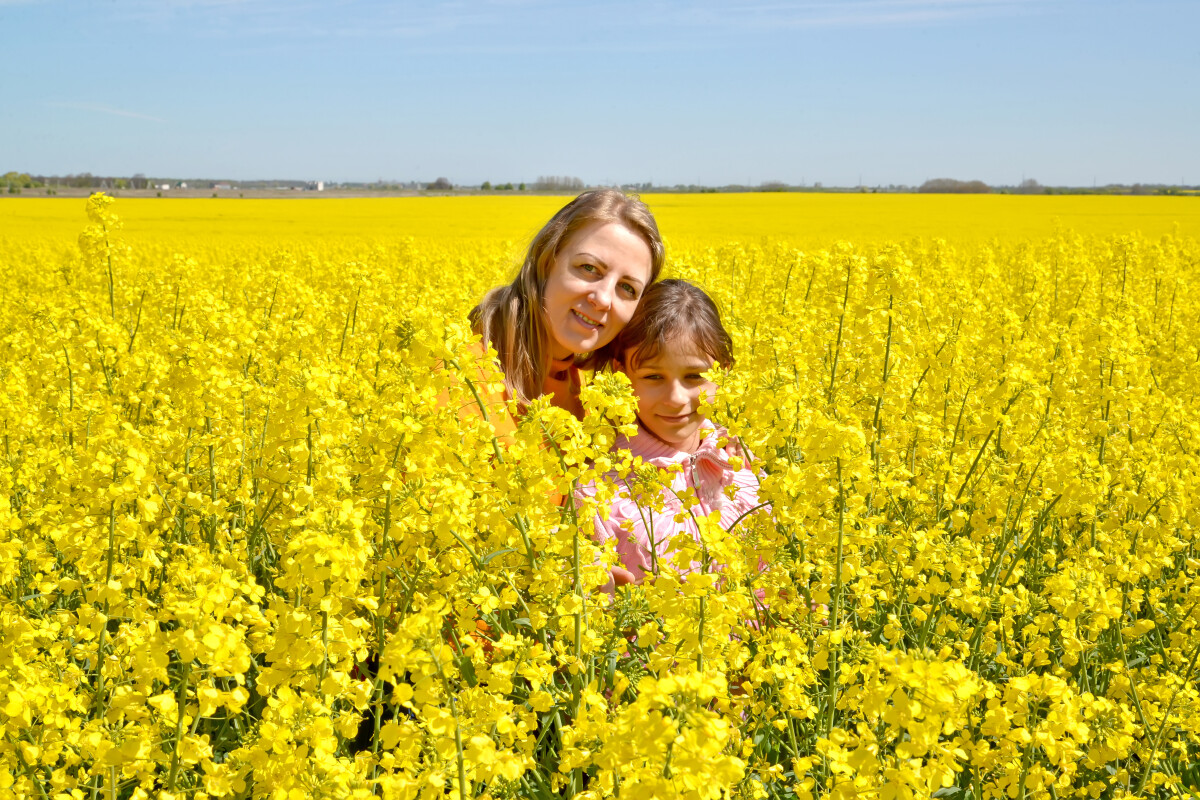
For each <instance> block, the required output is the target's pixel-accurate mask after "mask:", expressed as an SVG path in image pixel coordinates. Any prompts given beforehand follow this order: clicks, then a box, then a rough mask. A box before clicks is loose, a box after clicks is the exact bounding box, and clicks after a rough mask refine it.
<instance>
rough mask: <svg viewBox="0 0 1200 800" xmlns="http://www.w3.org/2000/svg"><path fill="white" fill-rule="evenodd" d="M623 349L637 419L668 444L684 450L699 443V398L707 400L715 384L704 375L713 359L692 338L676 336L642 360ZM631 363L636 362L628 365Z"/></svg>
mask: <svg viewBox="0 0 1200 800" xmlns="http://www.w3.org/2000/svg"><path fill="white" fill-rule="evenodd" d="M630 355H632V353H628V352H627V353H626V354H625V357H624V366H622V367H621V369H622V371H623V372H624V373H625V374H626V375H628V376H629V381H630V383H632V384H633V393H634V395H635V396H636V397H637V401H638V419H640V420H641V422H642V424H643V425H645V426H646V428H647V430H649V431H650V432H651V433H653V434H654V435H655V436H657V437H658V438H659V439H661V440H663V441H664V442H666V443H667V444H669V445H671V446H673V447H675V448H676V449H677V450H682V451H684V452H687V453H694V452H695V451H696V450H697V449H698V448H699V447H700V426H701V425H702V424H703V423H704V416H703V415H702V414H701V413H700V401H701V398H707V399H708V400H709V401H710V402H711V400H712V397H713V395H714V394H715V393H716V390H717V385H716V384H715V383H713V382H712V381H710V380H708V379H706V378H705V377H704V373H705V372H707V371H708V370H709V369H711V368H712V365H713V359H712V357H711V356H708V355H706V354H704V353H701V352H700V351H699V350H698V349H697V348H696V347H695V346H694V345H693V344H692V343H691V342H687V341H681V340H678V339H677V340H675V341H673V342H670V343H669V345H668V346H667V347H665V348H663V351H662V352H661V353H659V354H658V355H657V356H655V357H654V358H651V359H647V360H645V361H640V362H639V361H636V359H634V360H633V361H631V360H630V358H629V357H630ZM631 363H637V366H636V367H633V368H630V366H629V365H630V364H631Z"/></svg>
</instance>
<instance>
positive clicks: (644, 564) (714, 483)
mask: <svg viewBox="0 0 1200 800" xmlns="http://www.w3.org/2000/svg"><path fill="white" fill-rule="evenodd" d="M722 433H723V431H719V430H717V429H716V428H714V427H713V426H712V423H710V422H705V436H704V438H703V440H702V441H701V443H700V447H699V449H697V450H696V452H695V453H684V452H681V451H678V450H675V449H674V448H673V447H671V446H669V445H667V444H666V443H664V442H663V441H661V440H659V439H657V438H656V437H654V436H653V435H651V434H650V433H649V432H647V431H645V430H644V429H639V431H638V434H637V435H636V436H634V437H633V438H632V439H626V438H624V437H621V438H619V439H618V440H617V443H616V447H617V448H628V449H629V450H630V451H632V453H633V454H634V455H635V456H641V457H642V460H643V461H644V462H645V463H647V464H653V465H654V466H656V467H659V468H660V469H663V470H666V469H668V468H670V467H671V466H672V465H673V464H680V465H682V467H683V469H682V470H681V471H680V472H677V473H674V475H673V476H672V481H671V484H670V485H671V488H672V489H673V490H674V491H673V492H668V493H667V496H666V497H664V498H663V500H664V502H663V509H662V510H661V511H654V510H653V509H651V508H648V507H641V506H639V505H638V503H637V502H635V501H634V500H633V499H632V498H631V497H630V492H629V489H628V487H627V486H626V480H629V479H628V478H624V479H623V478H618V477H617V476H616V475H615V474H613V475H609V476H606V477H605V480H606V481H609V482H611V483H614V484H616V485H617V487H618V496H617V497H616V498H615V499H614V500H613V502H612V505H611V507H610V509H609V515H608V519H601V518H600V516H599V515H597V516H596V517H595V519H594V520H593V524H594V526H595V535H596V540H597V541H598V542H600V543H603V542H605V541H608V540H610V539H613V540H615V542H616V550H617V554H618V555H619V556H620V559H621V566H623V567H624V568H625V569H627V570H629V571H630V572H632V573H633V574H634V576H635V577H636V578H637V580H638V582H639V583H640V582H641V581H642V580H643V579H644V578H645V576H646V575H648V574H653V572H654V568H653V561H652V555H651V552H652V548H651V540H653V543H654V547H653V550H654V551H656V552H657V554H658V559H659V562H660V563H666V562H667V561H668V560H669V559H670V558H671V556H672V554H673V553H674V549H673V548H672V547H671V539H672V538H673V537H674V536H676V535H678V533H680V532H681V531H686V532H687V533H689V534H691V536H692V538H693V539H694V540H696V541H699V540H700V531H699V529H698V528H697V526H696V523H695V521H694V520H693V519H692V517H691V515H687V514H686V513H685V516H684V519H683V521H682V522H676V521H675V516H676V514H678V513H679V512H680V511H682V510H683V505H682V503H680V501H679V499H678V498H677V497H676V496H675V495H676V493H678V494H679V495H683V494H684V493H685V492H687V490H688V489H690V488H693V487H694V488H695V489H696V497H697V499H699V501H700V506H699V508H694V509H693V510H692V514H694V515H696V516H697V517H700V516H707V515H708V514H709V513H711V512H712V511H714V510H716V511H719V512H720V514H721V525H722V527H724V528H725V529H726V530H729V529H730V528H731V527H732V526H733V525H734V523H736V522H737V521H738V519H739V518H741V517H742V515H744V514H746V513H747V512H748V511H750V510H751V509H753V508H754V507H755V506H757V505H758V502H759V501H758V476H757V475H755V474H754V473H753V472H752V471H751V470H749V469H746V468H742V469H740V470H734V469H733V468H732V467H731V466H730V464H729V457H728V456H727V455H726V453H725V451H724V449H722V448H720V447H718V446H717V440H718V439H719V438H720V436H721V434H722ZM730 485H733V486H736V487H737V489H736V491H735V492H733V497H732V499H731V498H730V497H729V495H728V494H727V493H726V491H725V488H726V487H727V486H730ZM595 493H596V487H595V486H593V485H588V486H584V487H581V488H580V494H581V495H583V496H595ZM700 568H701V564H700V563H699V562H697V561H693V562H692V565H691V568H690V569H688V570H684V572H685V574H686V573H687V572H691V571H695V570H699V569H700ZM604 590H605V591H607V592H611V591H612V590H613V584H612V581H611V580H610V581H609V583H608V584H607V585H606V586H605V587H604Z"/></svg>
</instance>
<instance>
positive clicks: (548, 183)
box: [533, 175, 583, 192]
mask: <svg viewBox="0 0 1200 800" xmlns="http://www.w3.org/2000/svg"><path fill="white" fill-rule="evenodd" d="M533 190H534V191H535V192H582V191H583V181H581V180H580V179H579V178H568V177H566V176H558V175H542V176H539V177H538V179H537V180H536V181H534V182H533Z"/></svg>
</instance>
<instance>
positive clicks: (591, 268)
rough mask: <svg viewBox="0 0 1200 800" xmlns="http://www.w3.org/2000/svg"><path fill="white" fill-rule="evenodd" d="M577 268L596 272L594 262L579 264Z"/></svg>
mask: <svg viewBox="0 0 1200 800" xmlns="http://www.w3.org/2000/svg"><path fill="white" fill-rule="evenodd" d="M579 268H580V269H581V270H583V271H584V272H596V265H595V264H580V265H579Z"/></svg>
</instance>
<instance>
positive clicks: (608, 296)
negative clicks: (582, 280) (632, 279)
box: [588, 284, 612, 311]
mask: <svg viewBox="0 0 1200 800" xmlns="http://www.w3.org/2000/svg"><path fill="white" fill-rule="evenodd" d="M588 302H590V303H591V304H592V306H594V307H595V308H597V309H600V310H601V311H603V310H605V309H607V308H608V307H609V306H610V305H612V288H611V287H610V286H608V285H607V284H600V285H598V286H593V287H592V291H591V292H589V293H588Z"/></svg>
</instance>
